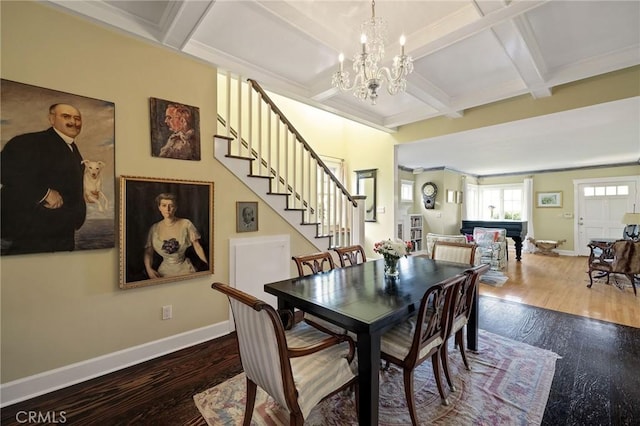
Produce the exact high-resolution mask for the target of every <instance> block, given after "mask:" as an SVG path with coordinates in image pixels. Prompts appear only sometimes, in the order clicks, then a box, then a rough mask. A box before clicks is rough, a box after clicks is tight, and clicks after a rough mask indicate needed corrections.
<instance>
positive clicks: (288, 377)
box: [211, 282, 358, 426]
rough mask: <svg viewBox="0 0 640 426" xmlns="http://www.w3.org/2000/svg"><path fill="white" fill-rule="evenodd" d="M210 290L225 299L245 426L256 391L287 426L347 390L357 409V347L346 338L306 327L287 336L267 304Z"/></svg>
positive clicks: (218, 286)
mask: <svg viewBox="0 0 640 426" xmlns="http://www.w3.org/2000/svg"><path fill="white" fill-rule="evenodd" d="M211 287H212V288H213V289H214V290H217V291H219V292H221V293H223V294H225V295H226V296H227V297H228V298H229V303H230V305H231V310H232V312H233V319H234V321H235V326H236V333H237V337H238V349H239V354H240V361H241V362H242V368H243V370H244V373H245V375H246V384H247V400H246V405H245V412H244V422H243V424H244V425H247V426H248V425H250V424H251V418H252V416H253V409H254V405H255V398H256V391H257V387H258V386H259V387H260V388H261V389H263V390H264V391H265V392H266V393H267V394H269V395H270V396H271V397H272V398H273V399H274V400H275V401H276V402H277V403H278V404H280V405H281V406H282V407H284V408H286V409H287V410H288V411H289V424H290V425H303V424H304V419H305V418H306V417H307V416H308V415H309V413H310V412H311V410H312V409H313V407H315V406H316V405H317V404H318V403H319V402H320V401H322V400H324V399H325V398H328V397H330V396H332V395H334V394H336V393H338V392H340V391H341V390H343V389H347V388H349V387H351V386H353V387H354V389H355V390H356V404H357V400H358V398H357V386H358V381H357V375H355V374H354V372H353V371H352V366H351V362H352V361H353V359H354V354H355V345H354V343H353V341H352V340H351V339H350V338H349V337H348V336H332V335H328V334H325V333H322V332H321V331H319V330H317V329H315V328H313V327H310V326H309V325H307V324H305V323H298V324H296V325H295V326H294V327H293V328H292V329H291V330H287V331H285V330H284V327H283V325H282V322H281V320H280V317H279V316H278V313H277V312H276V310H275V309H274V308H273V307H271V306H270V305H269V304H267V303H265V302H263V301H262V300H259V299H256V298H255V297H253V296H252V295H250V294H247V293H245V292H243V291H240V290H238V289H236V288H233V287H229V286H228V285H226V284H223V283H218V282H216V283H213V284H212V285H211ZM309 342H311V344H309ZM298 344H302V346H298ZM356 410H357V405H356Z"/></svg>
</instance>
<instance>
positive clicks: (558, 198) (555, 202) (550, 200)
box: [536, 191, 562, 207]
mask: <svg viewBox="0 0 640 426" xmlns="http://www.w3.org/2000/svg"><path fill="white" fill-rule="evenodd" d="M536 200H537V203H536V206H537V207H562V191H551V192H536Z"/></svg>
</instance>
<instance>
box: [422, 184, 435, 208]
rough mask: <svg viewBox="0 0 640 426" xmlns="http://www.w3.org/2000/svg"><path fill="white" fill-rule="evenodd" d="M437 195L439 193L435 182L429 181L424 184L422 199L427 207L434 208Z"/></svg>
mask: <svg viewBox="0 0 640 426" xmlns="http://www.w3.org/2000/svg"><path fill="white" fill-rule="evenodd" d="M436 195H438V187H437V186H436V184H435V183H433V182H427V183H425V184H424V185H422V201H424V208H425V209H433V208H434V207H435V206H436Z"/></svg>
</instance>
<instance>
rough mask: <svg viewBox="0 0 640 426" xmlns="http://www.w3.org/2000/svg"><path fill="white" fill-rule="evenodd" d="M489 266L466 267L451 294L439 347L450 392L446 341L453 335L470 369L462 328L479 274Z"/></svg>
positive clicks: (451, 382)
mask: <svg viewBox="0 0 640 426" xmlns="http://www.w3.org/2000/svg"><path fill="white" fill-rule="evenodd" d="M490 268H491V266H490V265H489V264H488V263H483V264H480V265H478V266H475V267H473V268H469V269H467V270H466V271H465V272H464V276H465V277H466V278H465V280H464V282H463V283H462V285H460V286H459V287H458V289H456V291H455V292H454V294H453V296H452V300H451V305H450V310H451V312H450V314H449V321H450V323H449V325H448V326H447V334H446V337H445V341H444V343H443V344H442V346H441V348H440V352H441V358H442V367H443V370H444V375H445V377H446V379H447V383H448V384H449V388H451V391H452V392H455V391H456V388H455V386H454V385H453V381H452V380H451V373H450V370H449V349H448V345H447V342H448V340H449V338H450V337H451V336H455V345H456V346H457V347H458V349H459V350H460V355H461V356H462V362H464V366H465V367H466V368H467V370H471V366H470V364H469V361H468V360H467V353H466V350H465V346H464V328H465V326H466V325H467V323H468V322H469V317H470V316H471V308H472V306H473V300H474V298H475V297H476V291H478V281H479V279H480V276H481V275H482V274H484V273H485V272H487V271H488V270H489V269H490Z"/></svg>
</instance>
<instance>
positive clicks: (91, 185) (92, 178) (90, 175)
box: [82, 160, 109, 212]
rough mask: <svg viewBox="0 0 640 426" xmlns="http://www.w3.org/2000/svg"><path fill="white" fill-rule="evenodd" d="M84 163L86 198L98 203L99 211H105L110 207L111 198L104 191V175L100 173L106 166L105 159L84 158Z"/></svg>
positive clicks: (89, 201)
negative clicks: (92, 159)
mask: <svg viewBox="0 0 640 426" xmlns="http://www.w3.org/2000/svg"><path fill="white" fill-rule="evenodd" d="M82 164H84V179H83V182H84V200H85V201H86V202H87V203H91V204H97V206H98V211H100V212H104V211H105V210H107V209H108V208H109V200H108V199H107V196H106V195H104V192H102V177H101V176H100V173H101V172H102V169H103V168H104V166H105V163H104V162H103V161H91V160H83V161H82Z"/></svg>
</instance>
